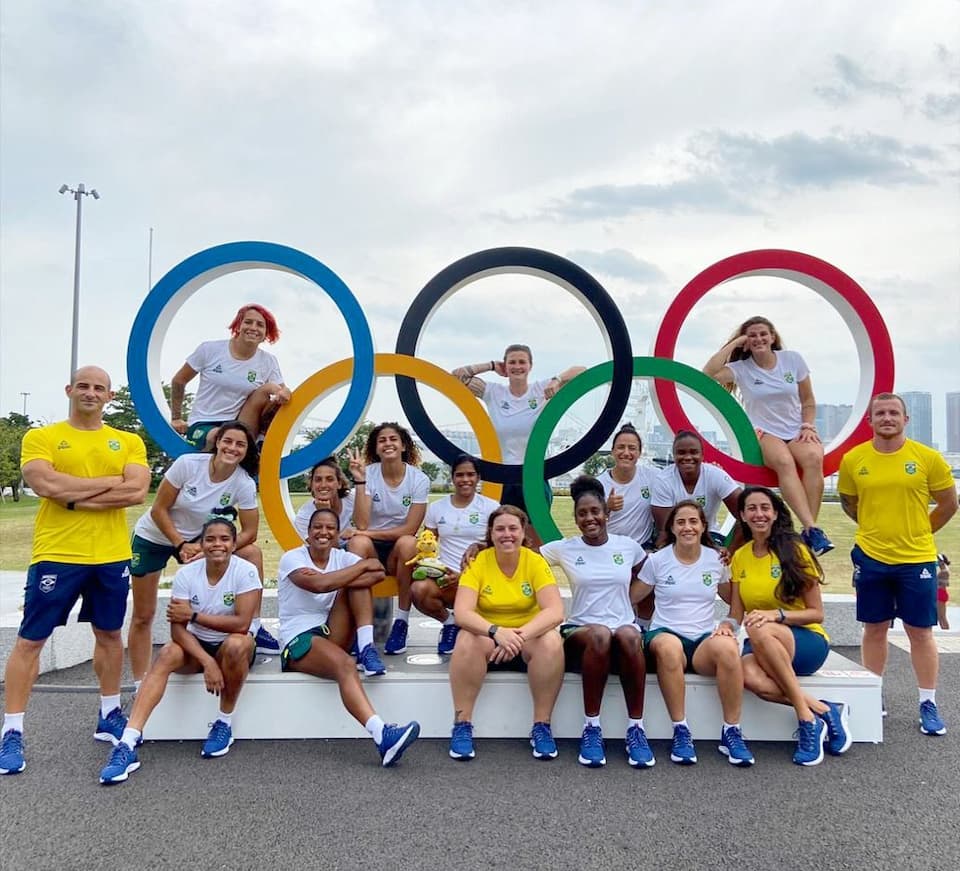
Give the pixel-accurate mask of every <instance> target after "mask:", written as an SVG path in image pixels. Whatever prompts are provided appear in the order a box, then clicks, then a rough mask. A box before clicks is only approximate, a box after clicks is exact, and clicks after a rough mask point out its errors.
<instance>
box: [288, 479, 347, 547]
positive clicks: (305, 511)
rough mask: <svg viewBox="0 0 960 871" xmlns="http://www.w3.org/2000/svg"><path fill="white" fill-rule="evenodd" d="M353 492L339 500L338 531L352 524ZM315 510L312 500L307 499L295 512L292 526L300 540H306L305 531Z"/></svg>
mask: <svg viewBox="0 0 960 871" xmlns="http://www.w3.org/2000/svg"><path fill="white" fill-rule="evenodd" d="M356 498H357V497H356V496H355V495H354V492H353V490H351V491H350V492H349V493H347V495H346V496H344V497H343V499H341V500H340V530H341V531H343V530H344V529H346V528H347V527H348V526H349V525H350V524H351V523H352V522H353V503H354V501H355V500H356ZM316 510H317V506H316V505H315V504H314V502H313V499H308V500H307V501H306V502H304V503H303V505H301V506H300V508H299V510H298V511H297V516H296V517H294V518H293V526H294V528H295V529H296V530H297V532H298V533H300V538H302V539H306V537H307V530H308V529H309V528H310V518H311V517H313V512H314V511H316Z"/></svg>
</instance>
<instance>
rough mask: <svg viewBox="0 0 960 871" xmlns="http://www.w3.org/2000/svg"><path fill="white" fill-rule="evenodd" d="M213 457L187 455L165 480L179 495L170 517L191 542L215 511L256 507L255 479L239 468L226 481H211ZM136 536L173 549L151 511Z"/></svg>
mask: <svg viewBox="0 0 960 871" xmlns="http://www.w3.org/2000/svg"><path fill="white" fill-rule="evenodd" d="M211 457H212V455H211V454H184V455H183V456H182V457H177V459H175V460H174V461H173V464H172V465H171V466H170V468H169V469H167V473H166V474H165V475H164V476H163V477H164V479H165V480H166V481H168V482H169V483H170V484H171V485H172V486H174V487H176V488H177V489H178V490H179V491H180V492H179V493H178V494H177V498H176V499H175V500H174V503H173V505H171V506H170V512H169V513H170V519H171V520H172V521H173V525H174V527H175V528H176V530H177V532H179V533H180V534H181V535H182V536H183V537H184V538H185V539H187V540H188V541H189V540H191V539H194V538H196V537H197V536H198V535H199V534H200V530H201V529H202V527H203V524H204V523H205V522H206V520H207V518H208V517H209V515H210V513H211V512H212V511H213V510H214V509H215V508H226V507H228V506H230V505H235V506H236V507H237V509H238V510H240V511H246V510H248V509H250V508H256V507H257V486H256V484H254V483H253V478H251V477H250V476H249V475H248V474H247V473H246V471H245V470H244V469H241V468H240V467H239V466H237V468H236V469H235V470H234V472H233V474H232V475H231V476H230V477H229V478H227V480H226V481H217V482H214V481H211V480H210V460H211ZM133 532H134V534H135V535H139V536H140V538H143V539H146V540H147V541H150V542H153V543H154V544H165V545H171V546H172V545H173V542H172V541H170V539H168V538H167V537H166V536H165V535H164V534H163V533H162V532H161V531H160V527H158V526H157V524H156V522H155V521H154V519H153V517H151V516H150V512H149V511H146V512H144V513H143V514H141V515H140V519H139V520H137V524H136V526H134V528H133Z"/></svg>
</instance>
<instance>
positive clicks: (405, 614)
mask: <svg viewBox="0 0 960 871" xmlns="http://www.w3.org/2000/svg"><path fill="white" fill-rule="evenodd" d="M396 619H397V620H403V622H404V623H409V622H410V609H409V608H407V610H406V611H401V610H400V609H399V608H397V613H396Z"/></svg>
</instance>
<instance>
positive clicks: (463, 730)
mask: <svg viewBox="0 0 960 871" xmlns="http://www.w3.org/2000/svg"><path fill="white" fill-rule="evenodd" d="M452 738H453V740H454V741H456V740H458V739H464V738H469V739H473V723H468V722H467V721H466V720H463V721H461V722H459V723H454V724H453V735H452Z"/></svg>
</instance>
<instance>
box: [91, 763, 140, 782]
mask: <svg viewBox="0 0 960 871" xmlns="http://www.w3.org/2000/svg"><path fill="white" fill-rule="evenodd" d="M139 767H140V763H139V762H131V763H130V765H128V766H127V770H126V771H124V772H123V774H118V775H117V776H116V777H110V778H103V777H101V778H100V782H101V783H102V784H103V785H104V786H112V785H113V784H115V783H123V782H124V781H125V780H126V779H127V778H128V777H129V776H130V775H131V774H133V772H134V771H136V770H137V769H138V768H139Z"/></svg>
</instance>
